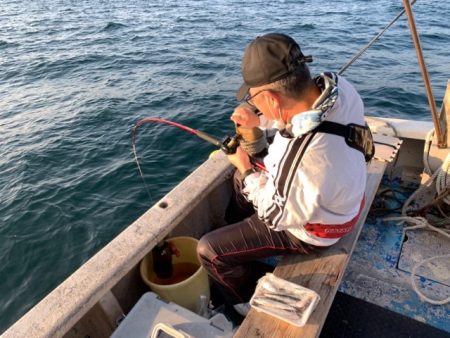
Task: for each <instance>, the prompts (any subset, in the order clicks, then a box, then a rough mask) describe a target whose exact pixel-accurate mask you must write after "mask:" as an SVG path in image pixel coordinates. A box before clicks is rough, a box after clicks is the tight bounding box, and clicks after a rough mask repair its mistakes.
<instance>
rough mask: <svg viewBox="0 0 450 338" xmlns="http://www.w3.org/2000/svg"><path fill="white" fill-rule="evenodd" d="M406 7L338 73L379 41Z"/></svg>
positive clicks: (342, 71)
mask: <svg viewBox="0 0 450 338" xmlns="http://www.w3.org/2000/svg"><path fill="white" fill-rule="evenodd" d="M416 1H417V0H412V1H411V6H412V5H414V4H415V3H416ZM405 11H406V10H405V9H403V10H402V11H401V12H400V13H398V14H397V16H396V17H395V18H394V19H393V20H392V21H391V22H390V23H388V24H387V25H386V26H385V27H384V28H383V29H382V30H381V32H380V33H378V34H377V35H376V36H374V37H373V38H372V40H370V41H369V43H368V44H367V45H366V46H364V47H363V48H361V49H360V50H359V52H357V53H356V54H355V55H354V56H353V57H352V58H351V60H350V61H349V62H347V63H346V64H345V65H344V66H343V67H342V68H341V69H340V70H339V71H338V75H342V73H344V72H345V70H346V69H347V68H348V67H350V66H351V65H352V64H353V62H355V61H356V60H357V59H359V57H360V56H361V55H362V54H363V53H364V52H365V51H366V50H368V49H369V48H370V47H371V46H372V45H373V44H374V43H375V42H376V41H378V39H379V38H380V37H381V36H382V35H383V34H384V32H386V31H387V30H388V29H389V28H390V27H391V26H392V25H393V24H394V23H395V22H396V21H397V20H398V19H400V17H401V16H402V15H403V14H405Z"/></svg>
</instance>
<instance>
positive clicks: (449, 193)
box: [385, 129, 450, 305]
mask: <svg viewBox="0 0 450 338" xmlns="http://www.w3.org/2000/svg"><path fill="white" fill-rule="evenodd" d="M433 136H434V129H433V130H431V131H430V132H429V133H428V135H427V139H426V141H425V148H424V168H425V172H426V173H427V174H429V175H431V176H430V178H429V179H428V180H427V181H426V182H425V183H424V184H423V185H421V186H420V187H419V188H418V189H417V190H416V191H415V192H414V193H413V194H412V195H411V196H410V197H409V198H408V199H407V200H406V202H405V203H404V205H403V208H402V216H401V217H389V218H385V220H388V221H389V220H392V221H397V220H398V221H400V223H399V224H401V223H405V222H406V223H409V224H412V225H411V226H408V227H406V228H405V229H404V231H405V232H406V231H410V230H418V229H425V230H431V231H435V232H437V233H439V234H441V235H442V236H444V237H446V238H448V239H450V230H445V229H440V228H437V227H435V226H433V225H431V224H430V223H429V222H428V220H427V219H426V218H425V217H411V216H407V213H408V212H411V203H412V202H413V201H414V200H415V198H416V197H417V196H418V195H419V194H420V193H421V192H422V191H423V190H425V189H427V188H429V187H430V186H431V185H432V184H433V182H435V184H436V192H437V197H436V198H435V199H434V200H433V201H432V202H431V203H430V204H429V205H433V204H437V203H435V202H439V201H442V202H444V203H446V204H448V205H450V153H448V154H447V156H446V158H445V160H444V162H443V163H442V165H441V166H440V167H439V168H438V169H437V170H436V171H435V172H434V173H432V170H431V167H430V165H429V161H428V157H429V156H428V155H429V148H430V146H431V143H432V137H433ZM439 210H440V209H439ZM440 212H441V213H442V214H443V212H442V210H440ZM443 216H444V217H445V218H447V219H448V216H447V215H445V214H443ZM444 258H446V259H447V261H448V259H449V258H450V254H447V255H440V256H434V257H430V258H427V259H425V260H422V261H421V262H418V263H416V264H415V265H414V266H413V268H412V270H411V276H410V280H411V285H412V287H413V289H414V291H415V292H416V294H417V295H418V296H419V298H420V299H421V300H423V301H425V302H427V303H430V304H434V305H444V304H447V303H450V296H449V297H447V298H445V299H442V300H437V299H431V298H430V297H428V296H426V295H425V294H424V293H423V292H422V291H421V290H420V289H419V287H418V286H417V284H416V280H415V277H416V275H417V269H418V268H420V267H421V266H423V265H425V264H428V263H430V262H432V261H435V260H439V259H444Z"/></svg>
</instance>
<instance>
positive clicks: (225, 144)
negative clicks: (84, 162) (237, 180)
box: [131, 117, 267, 199]
mask: <svg viewBox="0 0 450 338" xmlns="http://www.w3.org/2000/svg"><path fill="white" fill-rule="evenodd" d="M144 123H163V124H167V125H170V126H173V127H176V128H178V129H181V130H184V131H186V132H188V133H190V134H192V135H194V136H197V137H199V138H201V139H202V140H204V141H206V142H208V143H211V144H213V145H214V146H216V147H219V148H220V149H221V150H222V151H223V152H224V153H225V154H227V155H228V154H234V153H236V149H237V147H238V146H239V138H240V135H239V134H235V135H234V136H225V137H224V138H223V139H219V138H218V137H216V136H213V135H211V134H208V133H205V132H204V131H201V130H197V129H193V128H190V127H188V126H185V125H183V124H181V123H177V122H173V121H170V120H166V119H162V118H159V117H146V118H143V119H141V120H139V121H138V122H137V123H136V124H135V125H134V127H133V129H132V131H131V143H132V146H133V154H134V160H135V161H136V165H137V167H138V170H139V174H140V175H141V178H142V180H143V181H144V185H145V188H146V189H147V193H148V195H149V196H150V199H152V198H151V194H150V191H149V190H148V188H147V184H146V182H145V179H144V174H143V172H142V168H141V165H140V164H139V158H138V156H137V151H136V134H137V129H138V128H139V127H140V126H141V125H143V124H144ZM250 162H251V163H252V164H253V165H254V166H255V167H257V168H259V169H261V170H262V171H267V170H266V167H265V166H264V164H262V163H260V162H258V161H256V160H254V159H253V158H251V157H250Z"/></svg>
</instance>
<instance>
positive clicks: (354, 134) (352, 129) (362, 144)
mask: <svg viewBox="0 0 450 338" xmlns="http://www.w3.org/2000/svg"><path fill="white" fill-rule="evenodd" d="M315 131H317V132H320V133H327V134H333V135H337V136H342V137H343V138H344V139H345V143H347V145H348V146H349V147H351V148H353V149H356V150H358V151H360V152H362V153H363V155H364V158H365V159H366V162H369V161H370V160H371V159H372V157H373V156H374V155H375V146H374V143H373V137H372V133H371V132H370V129H369V127H368V126H360V125H359V124H355V123H350V124H347V125H345V124H340V123H336V122H331V121H323V122H322V123H321V124H319V125H318V126H317V128H316V129H315Z"/></svg>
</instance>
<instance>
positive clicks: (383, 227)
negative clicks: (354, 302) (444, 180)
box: [339, 177, 450, 333]
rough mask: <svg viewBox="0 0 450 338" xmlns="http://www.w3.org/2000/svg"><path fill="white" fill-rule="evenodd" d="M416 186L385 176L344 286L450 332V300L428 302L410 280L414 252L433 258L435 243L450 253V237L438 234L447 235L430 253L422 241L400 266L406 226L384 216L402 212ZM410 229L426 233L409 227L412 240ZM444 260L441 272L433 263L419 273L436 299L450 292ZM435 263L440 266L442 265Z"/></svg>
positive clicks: (419, 281)
mask: <svg viewBox="0 0 450 338" xmlns="http://www.w3.org/2000/svg"><path fill="white" fill-rule="evenodd" d="M414 188H415V187H413V186H412V187H408V188H407V189H404V188H401V187H400V184H399V182H398V181H395V180H393V181H390V180H388V179H387V178H386V177H385V178H384V179H383V182H382V185H381V187H380V189H379V192H378V194H377V197H376V198H375V200H374V204H373V206H372V210H371V212H370V213H369V216H368V218H367V221H366V224H365V226H364V227H363V229H362V232H361V235H360V237H359V240H358V242H357V244H356V248H355V250H354V252H353V255H352V257H351V259H350V262H349V265H348V267H347V270H346V273H345V275H344V277H343V281H342V283H341V285H340V288H339V291H340V292H343V293H345V294H347V295H350V296H353V297H356V298H359V299H362V300H365V301H368V302H370V303H372V304H375V305H378V306H381V307H383V308H386V309H389V310H391V311H394V312H396V313H399V314H401V315H405V316H408V317H410V318H414V319H416V320H418V321H420V322H423V323H426V324H428V325H431V326H434V327H436V328H438V329H440V330H444V331H446V332H449V333H450V304H446V305H432V304H429V303H426V302H423V301H422V300H421V299H420V298H419V296H418V295H417V294H416V293H415V292H414V290H413V289H412V286H411V284H410V268H411V265H412V264H411V262H408V259H409V258H411V259H412V261H414V260H419V261H420V260H421V259H423V258H428V257H427V255H428V256H429V254H430V247H432V248H434V247H436V249H439V250H436V253H435V255H441V254H442V251H443V250H444V251H446V252H444V253H447V254H448V253H450V241H447V240H446V239H445V238H444V239H442V237H441V239H438V240H439V241H441V242H440V243H438V244H439V245H438V244H431V245H428V246H427V249H428V252H427V253H426V254H424V253H423V252H421V247H420V246H419V245H417V246H414V247H413V248H411V247H410V248H408V250H409V251H408V254H407V255H403V256H402V258H401V262H400V263H401V264H400V267H401V268H399V261H400V256H401V252H402V250H403V251H405V248H404V241H405V233H404V231H403V229H404V227H405V226H404V225H399V224H396V222H395V221H386V220H384V218H386V217H390V216H400V210H401V206H402V205H403V202H404V201H405V200H406V198H407V196H409V194H410V193H411V192H412V190H414ZM392 190H394V194H392ZM380 192H381V194H380ZM410 233H411V238H413V237H414V238H416V239H417V238H418V237H420V236H421V233H420V232H416V231H414V234H413V233H412V232H409V231H408V232H407V235H406V236H407V237H406V239H408V240H409V238H408V236H409V234H410ZM422 234H425V235H428V236H429V234H430V232H425V231H422ZM435 237H438V236H435ZM427 240H429V239H427ZM442 241H444V242H442ZM445 241H447V242H445ZM418 242H420V241H418ZM430 243H432V242H430ZM410 246H411V245H410ZM415 250H416V251H415ZM405 256H411V257H405ZM438 263H440V262H438ZM443 263H444V264H443V266H442V264H441V266H440V270H439V271H440V272H439V274H434V275H433V271H431V272H430V271H428V272H426V271H425V270H430V269H422V270H419V271H418V273H419V274H420V275H421V276H420V277H417V279H416V280H417V284H418V285H419V287H420V289H421V290H422V291H423V292H424V293H425V294H426V295H427V296H428V297H430V298H432V299H444V298H446V297H448V296H449V295H450V285H449V284H450V283H449V281H450V269H449V268H448V266H449V265H448V262H443ZM434 267H435V268H437V265H436V264H435V265H434Z"/></svg>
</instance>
